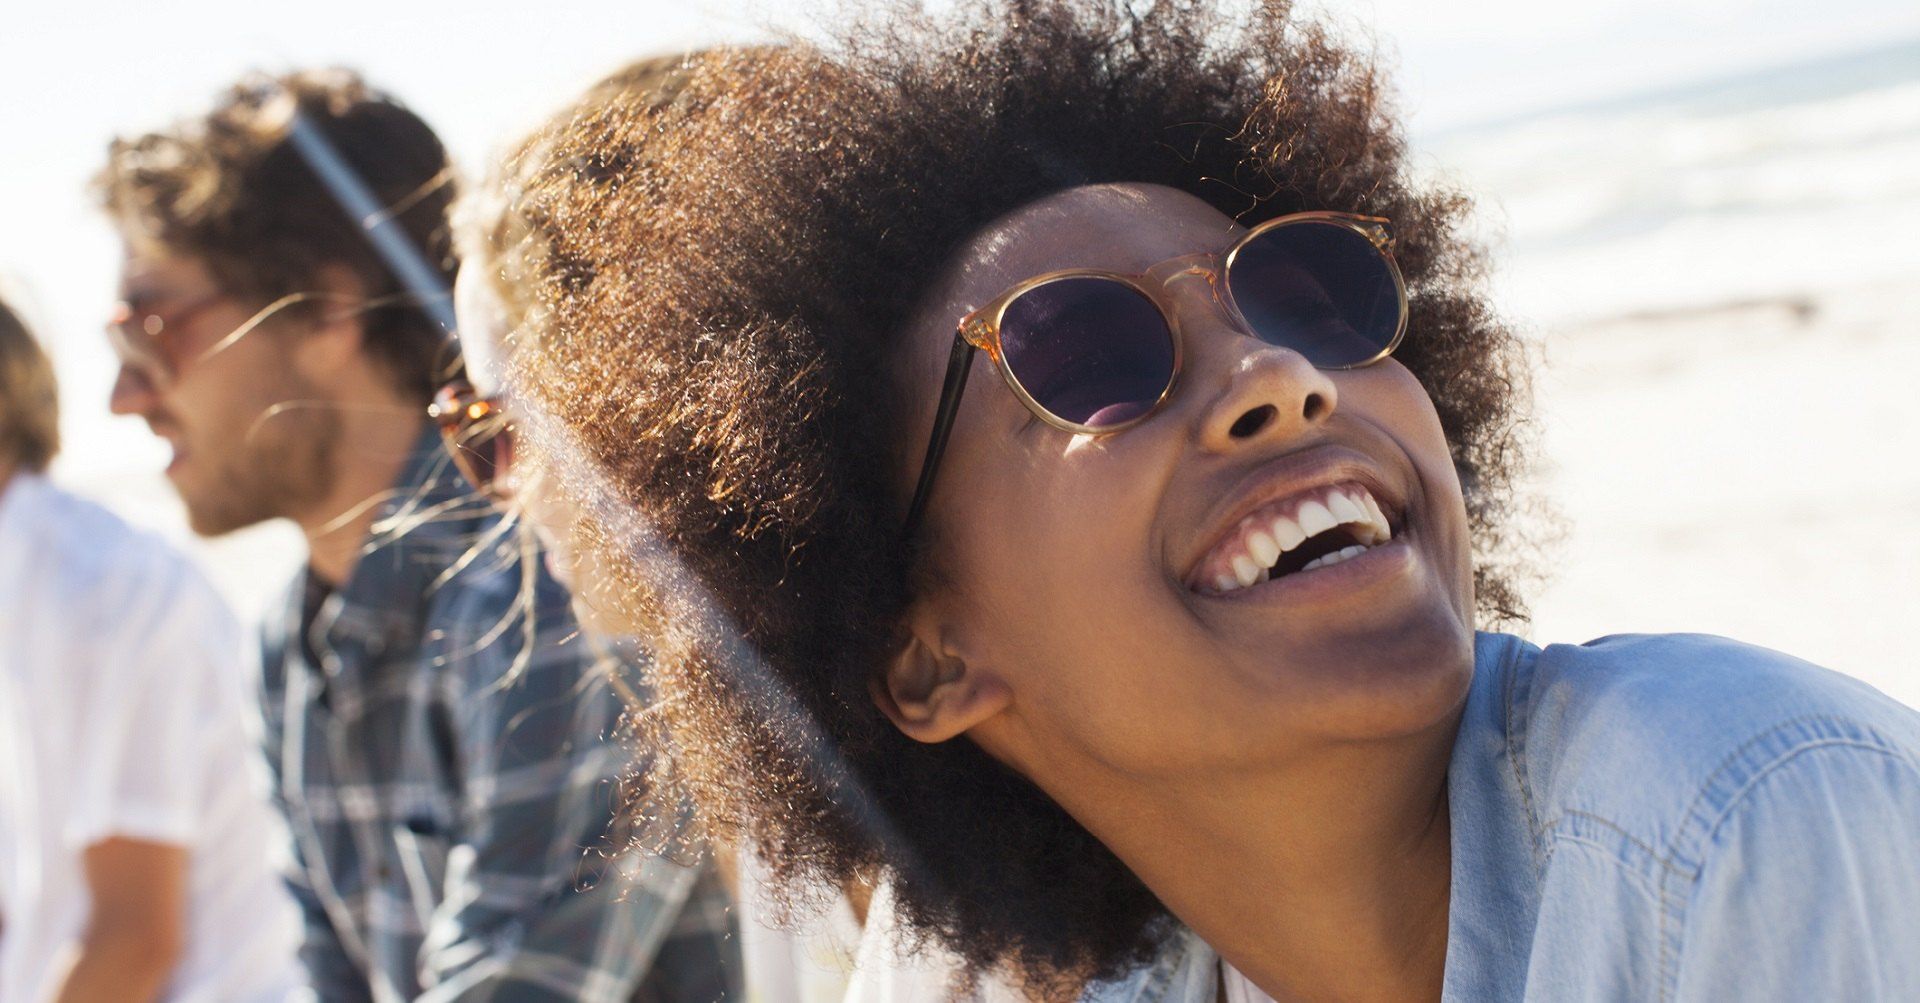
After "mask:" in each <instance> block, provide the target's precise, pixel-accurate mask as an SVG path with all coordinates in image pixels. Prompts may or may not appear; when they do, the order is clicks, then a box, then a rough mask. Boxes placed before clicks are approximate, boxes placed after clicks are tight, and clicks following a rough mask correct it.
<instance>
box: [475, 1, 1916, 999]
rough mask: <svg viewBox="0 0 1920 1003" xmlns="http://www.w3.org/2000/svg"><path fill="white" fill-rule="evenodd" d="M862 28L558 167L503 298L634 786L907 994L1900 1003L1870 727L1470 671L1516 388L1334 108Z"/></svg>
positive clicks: (1903, 813) (1487, 629)
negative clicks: (678, 806)
mask: <svg viewBox="0 0 1920 1003" xmlns="http://www.w3.org/2000/svg"><path fill="white" fill-rule="evenodd" d="M876 6H877V7H878V10H876V11H875V12H874V13H875V17H874V19H873V21H871V22H868V23H866V25H867V26H865V27H862V26H858V25H856V26H855V27H853V28H850V29H847V30H846V31H845V32H844V33H843V35H842V36H841V37H840V39H839V41H840V43H841V44H838V45H836V46H834V47H833V48H832V49H830V50H822V49H816V48H811V47H809V46H807V45H805V44H796V45H794V46H791V47H789V48H785V49H782V50H779V51H777V52H773V53H758V54H756V55H755V56H753V57H752V58H744V57H742V56H740V55H738V54H730V53H725V52H718V53H712V54H709V55H707V56H703V57H699V58H697V59H696V60H695V63H696V65H695V66H693V67H692V68H691V69H690V71H689V73H688V77H687V80H686V82H685V84H684V86H683V88H682V89H681V90H680V92H679V93H678V94H677V95H676V96H675V97H674V99H673V101H672V104H671V109H670V110H671V114H668V115H659V114H633V115H626V116H608V117H600V118H598V119H595V120H592V121H587V122H582V123H579V127H577V128H572V129H566V130H562V131H560V132H558V133H557V134H555V135H554V136H553V137H552V147H551V149H550V150H549V151H548V152H547V154H546V157H545V162H546V165H547V166H546V167H545V168H544V169H541V170H538V171H535V172H533V173H532V174H531V175H530V176H526V177H521V178H517V179H515V183H514V184H515V187H514V188H513V189H512V190H511V191H510V192H509V193H508V196H509V197H508V198H507V199H506V200H505V201H506V203H507V207H508V218H507V219H506V220H505V221H504V222H503V223H502V224H501V225H500V227H499V228H498V233H497V235H496V237H495V238H494V243H495V245H496V253H497V257H498V264H497V266H496V267H497V268H498V270H499V275H500V281H499V282H498V283H497V284H498V285H499V287H500V289H501V290H502V297H503V298H504V299H506V300H507V303H506V310H507V313H508V314H509V316H510V317H513V318H515V321H516V323H509V324H508V325H506V327H505V331H506V332H507V333H506V336H505V339H504V340H505V347H506V353H505V354H506V358H505V360H504V362H503V368H504V371H505V372H506V374H507V376H508V383H507V388H506V389H507V397H508V400H509V403H510V405H511V406H512V408H513V411H512V414H513V418H514V421H515V422H516V423H517V427H525V428H526V429H528V435H527V437H528V438H529V439H530V440H532V441H534V442H542V441H544V442H546V443H548V444H549V446H548V447H547V448H548V450H549V455H548V456H547V458H546V463H547V466H548V468H549V470H550V475H549V476H550V478H551V480H552V482H553V483H555V484H557V485H558V488H559V490H560V493H561V494H562V495H563V496H564V497H565V498H566V499H567V500H566V503H565V504H566V506H567V508H568V509H569V511H568V512H566V513H565V514H564V515H563V516H561V517H559V518H558V519H556V520H554V521H556V522H559V523H562V524H568V525H569V526H570V533H571V535H572V538H573V540H572V544H573V546H574V548H575V550H576V551H577V552H578V555H579V556H577V557H576V558H575V559H574V563H575V566H576V569H577V572H578V573H582V574H590V575H593V576H596V577H597V578H598V579H599V580H598V581H592V582H588V581H582V582H581V583H580V586H581V592H582V595H583V597H584V599H585V600H586V601H588V602H591V603H592V604H593V605H594V607H595V615H596V617H597V618H599V619H601V620H603V621H604V622H606V623H607V624H608V629H610V630H625V631H628V632H631V633H633V634H635V635H636V636H638V637H639V638H640V639H641V640H643V641H644V642H646V643H647V644H648V645H649V646H650V647H651V648H652V650H653V652H654V657H655V661H654V664H653V667H652V672H651V677H650V678H651V681H652V683H653V686H654V689H655V695H656V698H657V704H656V709H657V713H656V714H655V715H653V716H652V723H653V724H655V725H656V726H657V727H658V728H660V729H662V730H663V731H665V732H667V733H670V734H671V735H672V738H673V743H674V747H675V749H676V755H675V756H674V757H672V759H671V761H670V762H668V761H661V762H660V763H658V764H657V765H658V766H661V767H670V771H669V772H663V773H662V774H661V775H660V778H659V779H660V782H661V783H663V784H664V783H678V784H680V785H682V786H684V787H685V789H687V790H688V791H690V792H691V794H692V796H693V797H694V798H695V799H696V801H697V802H698V804H699V805H700V807H701V810H702V812H703V815H704V818H705V820H706V822H707V824H709V825H710V826H713V827H715V828H716V829H717V830H719V832H720V833H722V834H723V836H731V837H733V838H734V839H735V840H737V841H739V842H742V843H747V844H751V845H754V846H757V847H760V848H762V849H763V850H764V852H765V854H766V857H767V864H768V866H769V871H770V873H771V875H772V877H773V879H774V880H775V881H776V882H777V883H778V884H779V885H780V886H781V887H783V888H784V889H786V890H787V892H788V893H789V894H790V895H796V896H805V895H807V894H810V893H811V890H812V889H817V888H819V887H821V886H823V885H824V886H827V887H844V886H846V885H847V883H849V882H851V881H853V880H855V879H857V878H859V877H861V876H862V875H868V874H874V873H878V874H881V875H882V876H883V877H884V879H885V883H884V885H883V887H885V888H886V889H888V891H889V894H890V901H889V902H887V903H886V906H887V908H888V909H889V910H891V911H892V913H893V915H894V916H895V917H897V919H898V921H899V922H900V923H901V924H902V926H903V927H904V928H905V932H906V935H907V942H908V943H909V944H914V943H917V941H915V940H914V939H913V938H915V937H918V938H921V940H923V941H925V942H930V943H931V944H933V945H935V946H936V947H937V948H940V949H943V950H947V951H950V952H952V954H954V955H955V956H956V957H958V958H959V959H960V960H961V962H962V964H963V966H964V967H963V969H962V974H963V979H962V981H961V982H960V983H959V984H957V985H956V986H955V989H956V991H962V992H964V991H967V987H968V985H969V983H968V982H967V981H966V978H967V977H977V976H996V977H997V976H1001V975H1004V976H1007V978H1008V979H1009V980H1010V981H1011V982H1013V983H1014V984H1016V985H1017V986H1018V987H1019V988H1020V989H1021V990H1022V991H1024V992H1026V993H1029V994H1032V995H1038V996H1043V997H1047V998H1074V997H1081V998H1086V999H1096V1000H1146V999H1154V1000H1186V1001H1194V1003H1203V1001H1212V1000H1216V999H1224V1000H1229V1001H1234V1003H1241V1001H1250V1003H1257V1001H1264V1000H1277V999H1322V998H1342V999H1394V1000H1406V999H1446V1000H1460V1001H1467V1000H1487V999H1518V998H1531V999H1542V1000H1565V999H1593V1000H1599V999H1680V1000H1720V999H1742V1000H1749V999H1751V1000H1763V999H1765V1000H1776V999H1777V1000H1797V999H1876V1000H1877V999H1886V1000H1892V999H1909V998H1916V997H1920V957H1917V956H1916V955H1915V954H1914V952H1913V951H1912V950H1911V946H1912V944H1914V943H1916V942H1920V719H1917V718H1916V715H1915V714H1914V713H1913V712H1912V711H1911V710H1908V709H1906V708H1904V707H1901V706H1899V705H1898V704H1895V703H1894V702H1892V701H1890V700H1888V699H1886V698H1885V697H1884V696H1882V695H1881V694H1879V693H1878V692H1877V691H1874V690H1872V689H1871V688H1870V687H1867V686H1864V685H1862V684H1860V683H1858V682H1856V681H1853V680H1849V679H1846V678H1844V677H1841V676H1838V675H1836V674H1833V673H1829V672H1827V671H1825V670H1822V669H1819V668H1816V667H1813V666H1811V665H1808V664H1806V663H1803V662H1799V661H1797V660H1794V659H1792V658H1789V657H1787V656H1784V655H1780V654H1776V653H1773V652H1770V651H1765V650H1762V649H1758V648H1754V647H1750V646H1746V645H1742V644H1739V643H1737V642H1733V641H1728V640H1724V639H1720V638H1712V637H1704V636H1696V635H1651V636H1619V637H1610V638H1603V639H1601V640H1598V641H1594V642H1591V643H1588V644H1584V645H1565V644H1554V645H1547V646H1544V647H1542V646H1536V645H1534V644H1532V643H1530V642H1528V641H1526V640H1523V639H1522V638H1520V637H1518V636H1516V635H1514V634H1512V633H1505V632H1502V631H1503V629H1513V628H1516V627H1518V626H1520V625H1521V624H1523V623H1524V617H1525V605H1524V601H1523V599H1524V593H1525V585H1526V583H1527V581H1528V580H1529V578H1528V576H1529V572H1530V566H1531V562H1530V560H1529V557H1528V555H1529V546H1530V543H1529V539H1528V536H1527V532H1526V527H1525V525H1524V523H1522V522H1521V521H1520V520H1519V517H1520V515H1521V514H1522V513H1523V510H1524V507H1525V499H1524V498H1523V497H1522V496H1521V495H1520V493H1519V491H1518V488H1517V487H1516V485H1517V483H1518V477H1519V475H1520V473H1521V472H1522V470H1523V464H1524V462H1525V459H1526V451H1527V449H1528V446H1529V440H1528V439H1527V437H1526V426H1525V422H1526V420H1527V418H1528V398H1527V386H1528V378H1529V372H1528V369H1527V365H1526V360H1525V357H1524V354H1523V353H1522V351H1521V347H1520V342H1519V340H1518V339H1517V337H1516V336H1515V335H1514V334H1513V333H1512V332H1511V331H1510V330H1509V329H1508V328H1507V327H1506V326H1505V325H1504V324H1503V323H1502V322H1501V321H1500V320H1499V319H1498V317H1497V314H1496V313H1495V311H1494V310H1493V308H1492V306H1491V305H1490V304H1489V303H1488V302H1487V300H1486V298H1485V293H1484V291H1483V286H1482V276H1483V274H1484V268H1485V258H1484V256H1483V254H1482V252H1481V251H1480V250H1479V249H1478V248H1477V247H1475V246H1474V245H1473V244H1472V243H1471V242H1470V241H1469V239H1468V238H1467V237H1466V236H1464V224H1465V221H1466V218H1467V212H1468V209H1469V203H1468V201H1467V199H1466V198H1465V197H1464V196H1462V195H1461V194H1459V193H1457V192H1452V191H1447V190H1444V189H1432V188H1428V187H1424V186H1422V185H1419V184H1417V183H1416V182H1415V181H1414V180H1412V178H1411V177H1410V175H1409V172H1408V168H1407V165H1406V158H1405V146H1404V143H1403V141H1402V139H1401V135H1400V132H1399V129H1398V126H1397V123H1396V122H1395V119H1394V117H1393V115H1392V113H1391V104H1390V101H1389V98H1388V90H1387V87H1386V81H1385V80H1384V78H1383V77H1382V75H1381V74H1380V72H1379V70H1378V69H1377V65H1376V63H1375V61H1374V60H1373V58H1372V57H1371V56H1369V55H1368V54H1366V53H1364V52H1360V51H1356V50H1354V49H1351V48H1349V47H1347V46H1346V45H1344V44H1343V43H1341V42H1339V41H1338V40H1337V39H1335V38H1334V37H1332V36H1331V35H1330V34H1329V33H1328V32H1327V31H1325V30H1324V29H1322V28H1320V27H1318V26H1316V25H1315V24H1313V23H1311V22H1306V21H1302V20H1300V19H1297V18H1295V17H1293V16H1292V15H1291V12H1290V11H1289V10H1288V8H1287V7H1285V6H1284V5H1269V6H1265V7H1263V8H1261V9H1260V10H1259V11H1258V12H1257V13H1254V14H1251V15H1249V19H1248V20H1247V21H1245V22H1244V23H1242V22H1239V21H1237V20H1230V19H1229V15H1228V14H1227V10H1228V9H1229V8H1226V7H1224V5H1222V6H1215V5H1213V4H1207V3H1194V4H1173V3H1158V4H1152V5H1148V6H1146V7H1140V6H1139V5H1122V4H1117V3H1104V2H1099V0H1053V2H1021V3H1015V4H1010V5H1005V6H1003V5H1000V4H996V3H971V4H963V5H960V6H959V7H957V8H955V9H951V10H945V11H944V12H943V13H941V14H938V15H930V14H925V13H921V12H916V11H915V10H912V9H909V8H908V7H907V6H906V5H900V4H895V5H886V4H879V5H876ZM1230 9H1231V10H1233V11H1236V12H1237V11H1239V10H1240V8H1237V7H1236V8H1230ZM1236 16H1237V15H1236ZM516 296H517V297H519V300H518V301H517V302H516V301H515V300H514V297H516ZM969 378H971V384H969ZM1682 417H1683V416H1678V415H1676V416H1674V420H1682ZM971 985H973V986H975V987H978V986H979V985H980V983H971ZM990 991H991V984H989V992H990Z"/></svg>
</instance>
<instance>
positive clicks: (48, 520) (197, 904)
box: [0, 303, 299, 1003]
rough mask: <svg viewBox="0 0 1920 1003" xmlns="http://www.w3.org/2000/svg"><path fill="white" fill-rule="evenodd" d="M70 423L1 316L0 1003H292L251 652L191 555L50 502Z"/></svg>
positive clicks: (25, 341) (37, 358)
mask: <svg viewBox="0 0 1920 1003" xmlns="http://www.w3.org/2000/svg"><path fill="white" fill-rule="evenodd" d="M58 419H59V414H58V408H57V406H56V394H55V390H54V379H53V370H52V368H51V367H50V366H49V365H48V364H47V358H46V355H45V354H43V353H42V352H41V351H40V347H39V346H38V345H37V344H36V343H35V342H34V340H33V338H32V336H31V335H29V334H28V332H27V330H26V327H25V326H24V325H23V324H21V323H20V321H19V318H18V317H17V316H16V315H15V314H14V313H13V312H12V311H11V310H9V309H8V308H7V306H6V305H5V304H4V303H0V1003H43V1001H59V1003H81V1001H86V1000H112V1001H124V1000H152V999H156V998H157V999H164V1000H170V1001H176V1003H177V1001H209V1003H211V1001H259V1003H269V1001H279V1000H283V999H285V998H286V995H287V993H288V992H289V991H291V990H292V989H293V987H294V947H295V944H296V942H297V940H298V929H299V922H298V919H297V918H296V917H295V915H294V910H293V904H292V902H291V901H289V900H288V898H287V896H286V893H285V891H284V890H283V889H282V888H281V887H280V884H279V882H278V881H276V880H275V879H274V876H273V866H272V863H271V854H272V850H273V848H274V847H275V846H276V844H277V843H278V842H279V839H280V837H278V835H277V833H278V826H277V825H276V824H275V822H274V819H273V813H272V809H270V808H269V807H268V806H267V803H266V800H265V798H264V797H263V796H262V794H261V791H260V790H259V789H258V787H257V786H256V785H255V784H253V783H251V782H250V781H251V780H252V779H253V776H252V773H251V772H250V771H249V769H248V768H249V767H252V766H256V765H257V764H255V763H253V762H252V761H251V760H252V753H251V751H250V750H249V748H248V746H249V744H250V742H249V739H248V737H247V734H246V728H245V721H246V707H245V700H244V693H245V690H244V685H245V684H244V680H243V679H242V677H241V673H240V659H239V657H238V656H239V653H240V638H239V636H238V632H237V630H236V629H235V626H234V624H233V622H232V620H231V618H230V617H229V616H228V615H227V611H226V608H225V607H224V606H223V605H222V604H221V602H220V600H219V598H218V597H217V596H215V595H214V592H213V589H212V588H211V587H210V586H209V585H208V584H207V583H206V582H205V581H204V580H203V579H202V578H201V577H200V576H199V574H198V573H196V572H195V571H194V570H193V568H192V567H191V565H189V564H188V563H187V561H186V560H185V559H184V558H182V557H181V556H180V555H179V554H177V553H175V552H174V551H172V550H171V549H169V548H167V547H166V546H164V545H163V544H162V543H161V542H160V541H159V540H157V539H154V538H153V537H151V536H148V535H146V534H142V533H136V532H134V531H133V530H132V529H130V528H129V527H128V526H127V525H126V524H125V523H123V522H121V521H120V520H118V519H116V518H115V517H113V516H112V515H110V514H108V513H107V512H106V511H105V510H104V509H101V508H100V507H98V506H96V505H93V504H90V503H88V502H84V501H81V500H80V499H78V498H75V497H73V496H72V495H69V494H67V493H66V492H64V491H61V490H60V489H59V488H56V487H54V486H53V485H52V484H51V483H50V482H48V480H47V479H46V477H45V471H46V468H47V464H48V462H49V461H50V460H51V459H52V458H53V455H54V452H55V450H56V449H57V448H58V445H59V439H58V432H57V429H58Z"/></svg>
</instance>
